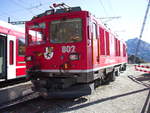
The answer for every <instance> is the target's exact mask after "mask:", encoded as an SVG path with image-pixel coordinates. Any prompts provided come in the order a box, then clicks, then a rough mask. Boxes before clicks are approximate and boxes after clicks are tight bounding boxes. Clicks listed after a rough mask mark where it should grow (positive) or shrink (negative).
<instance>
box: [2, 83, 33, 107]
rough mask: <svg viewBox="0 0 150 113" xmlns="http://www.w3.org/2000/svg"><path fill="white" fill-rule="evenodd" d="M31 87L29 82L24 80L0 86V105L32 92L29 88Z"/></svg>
mask: <svg viewBox="0 0 150 113" xmlns="http://www.w3.org/2000/svg"><path fill="white" fill-rule="evenodd" d="M31 87H32V84H31V82H25V83H19V84H17V85H12V86H7V87H5V88H1V89H0V106H2V105H3V104H6V103H8V102H11V101H14V100H16V99H18V98H20V97H24V96H26V95H28V94H30V93H32V92H33V91H32V90H31Z"/></svg>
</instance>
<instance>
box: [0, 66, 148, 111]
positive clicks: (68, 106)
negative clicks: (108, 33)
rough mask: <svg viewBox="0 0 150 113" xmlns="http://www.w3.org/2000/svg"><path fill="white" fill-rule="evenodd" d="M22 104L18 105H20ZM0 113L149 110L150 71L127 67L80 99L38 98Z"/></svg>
mask: <svg viewBox="0 0 150 113" xmlns="http://www.w3.org/2000/svg"><path fill="white" fill-rule="evenodd" d="M18 108H19V109H18ZM0 113H150V74H144V73H143V72H137V71H134V66H132V65H128V67H127V70H126V71H125V72H124V73H121V75H120V76H119V77H117V79H116V81H115V82H111V83H110V84H109V85H102V86H100V87H98V88H97V89H96V90H95V91H94V93H93V94H92V95H89V96H83V97H81V98H78V99H50V100H45V99H43V98H37V99H34V100H31V101H28V102H24V103H21V104H17V105H15V106H12V107H10V108H7V109H4V110H3V111H0Z"/></svg>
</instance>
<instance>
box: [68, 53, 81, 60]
mask: <svg viewBox="0 0 150 113" xmlns="http://www.w3.org/2000/svg"><path fill="white" fill-rule="evenodd" d="M69 59H70V60H79V59H80V58H79V54H78V53H72V54H70V55H69Z"/></svg>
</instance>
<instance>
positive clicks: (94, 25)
mask: <svg viewBox="0 0 150 113" xmlns="http://www.w3.org/2000/svg"><path fill="white" fill-rule="evenodd" d="M96 38H97V25H96V24H95V23H93V39H96Z"/></svg>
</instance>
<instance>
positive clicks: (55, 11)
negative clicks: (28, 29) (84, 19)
mask: <svg viewBox="0 0 150 113" xmlns="http://www.w3.org/2000/svg"><path fill="white" fill-rule="evenodd" d="M71 12H88V13H89V15H90V17H92V18H94V19H95V20H96V21H97V22H98V24H99V25H100V26H101V27H102V28H103V29H105V30H106V31H108V32H109V33H110V34H112V35H113V36H115V38H117V39H119V40H121V41H122V42H125V41H124V40H123V39H121V38H120V37H119V36H118V35H117V34H116V33H114V32H113V31H112V30H111V29H110V28H108V27H107V25H106V24H104V23H103V22H102V21H101V19H99V18H96V17H95V16H94V15H92V14H91V13H90V12H89V11H84V10H82V9H81V7H70V8H69V9H51V10H47V11H45V12H44V13H41V14H39V15H36V16H34V17H33V18H32V20H34V19H38V18H40V17H44V16H48V15H55V14H57V15H58V14H65V13H71ZM27 23H28V22H27Z"/></svg>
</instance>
